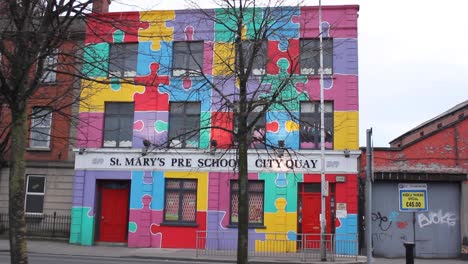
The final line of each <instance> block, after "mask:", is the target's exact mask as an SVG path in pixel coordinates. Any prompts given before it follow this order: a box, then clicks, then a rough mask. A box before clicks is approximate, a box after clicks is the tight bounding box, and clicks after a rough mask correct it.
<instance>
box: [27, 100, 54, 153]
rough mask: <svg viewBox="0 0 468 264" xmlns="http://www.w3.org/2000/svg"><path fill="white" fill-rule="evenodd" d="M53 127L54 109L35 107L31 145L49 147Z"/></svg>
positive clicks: (33, 146)
mask: <svg viewBox="0 0 468 264" xmlns="http://www.w3.org/2000/svg"><path fill="white" fill-rule="evenodd" d="M51 127H52V109H50V108H48V107H33V109H32V116H31V139H30V141H29V147H30V148H40V149H49V148H50V132H51Z"/></svg>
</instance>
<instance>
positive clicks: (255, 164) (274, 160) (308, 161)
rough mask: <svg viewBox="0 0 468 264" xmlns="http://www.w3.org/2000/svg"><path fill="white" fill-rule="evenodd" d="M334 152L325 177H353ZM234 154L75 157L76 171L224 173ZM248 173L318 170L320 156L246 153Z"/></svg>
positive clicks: (350, 166) (349, 161)
mask: <svg viewBox="0 0 468 264" xmlns="http://www.w3.org/2000/svg"><path fill="white" fill-rule="evenodd" d="M338 154H339V152H336V153H335V152H334V153H333V154H332V155H327V156H326V158H325V166H326V171H327V173H340V172H344V173H357V162H356V158H357V155H356V158H345V157H344V155H343V154H342V153H341V154H340V155H338ZM237 163H238V161H237V159H236V155H235V153H234V152H224V153H217V154H215V155H211V154H210V153H205V152H203V151H191V152H189V151H187V152H183V150H179V151H161V152H153V153H150V154H148V155H145V156H142V154H141V151H137V150H133V151H127V152H123V151H118V150H112V151H109V150H102V149H95V150H87V151H84V152H83V153H82V154H77V155H76V156H75V169H77V170H85V169H88V170H164V171H226V172H232V171H236V170H237V166H238V164H237ZM248 166H249V167H248V170H249V171H250V172H263V171H265V172H302V173H318V172H320V170H321V162H320V154H319V153H314V154H308V155H300V153H299V154H298V155H294V156H293V155H291V156H289V157H282V158H278V157H276V156H275V155H272V154H271V153H267V152H265V153H258V152H256V153H250V154H249V155H248Z"/></svg>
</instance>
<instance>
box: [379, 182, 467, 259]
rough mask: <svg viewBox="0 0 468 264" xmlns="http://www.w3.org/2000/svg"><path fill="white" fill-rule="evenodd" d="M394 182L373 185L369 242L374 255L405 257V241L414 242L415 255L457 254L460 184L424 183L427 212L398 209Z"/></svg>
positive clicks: (423, 256) (439, 256) (442, 256)
mask: <svg viewBox="0 0 468 264" xmlns="http://www.w3.org/2000/svg"><path fill="white" fill-rule="evenodd" d="M398 195H399V194H398V183H397V182H391V183H390V182H376V183H374V185H373V194H372V197H373V204H372V242H373V247H374V256H382V257H389V258H392V257H404V256H405V248H404V246H403V243H404V242H405V241H409V242H413V241H415V243H416V256H417V257H422V258H452V257H459V256H460V243H461V242H460V186H459V184H458V183H427V195H428V210H427V212H416V213H409V212H400V211H399V204H398V202H399V199H398V198H399V197H398Z"/></svg>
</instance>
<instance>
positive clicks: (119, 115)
mask: <svg viewBox="0 0 468 264" xmlns="http://www.w3.org/2000/svg"><path fill="white" fill-rule="evenodd" d="M124 104H125V105H127V106H130V105H131V108H132V111H129V113H122V112H121V110H122V109H121V108H119V109H118V110H119V111H118V112H117V113H109V112H108V109H109V108H111V107H110V105H124ZM134 114H135V103H134V102H105V105H104V120H103V122H104V124H103V130H102V131H103V132H102V147H103V148H131V147H132V145H133V122H134ZM116 117H117V118H116ZM125 117H127V118H129V120H130V122H129V123H128V124H127V125H128V127H129V128H130V129H129V130H130V133H131V135H130V138H129V140H128V141H129V142H130V144H129V145H128V146H121V145H122V142H124V141H123V140H122V135H123V133H124V132H123V131H122V121H123V120H122V119H121V118H125ZM109 118H116V120H117V121H118V128H117V129H116V131H117V133H118V135H117V138H114V141H115V145H113V146H111V145H106V135H109V134H107V133H111V132H109V131H113V130H110V129H108V127H107V126H106V123H107V121H110V120H108V119H109Z"/></svg>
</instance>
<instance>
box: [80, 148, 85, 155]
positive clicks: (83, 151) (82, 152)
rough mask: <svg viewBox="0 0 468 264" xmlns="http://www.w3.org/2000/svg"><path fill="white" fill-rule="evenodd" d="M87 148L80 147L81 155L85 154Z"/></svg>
mask: <svg viewBox="0 0 468 264" xmlns="http://www.w3.org/2000/svg"><path fill="white" fill-rule="evenodd" d="M85 150H86V149H85V148H80V149H79V150H78V154H79V155H83V154H84V153H85Z"/></svg>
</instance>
